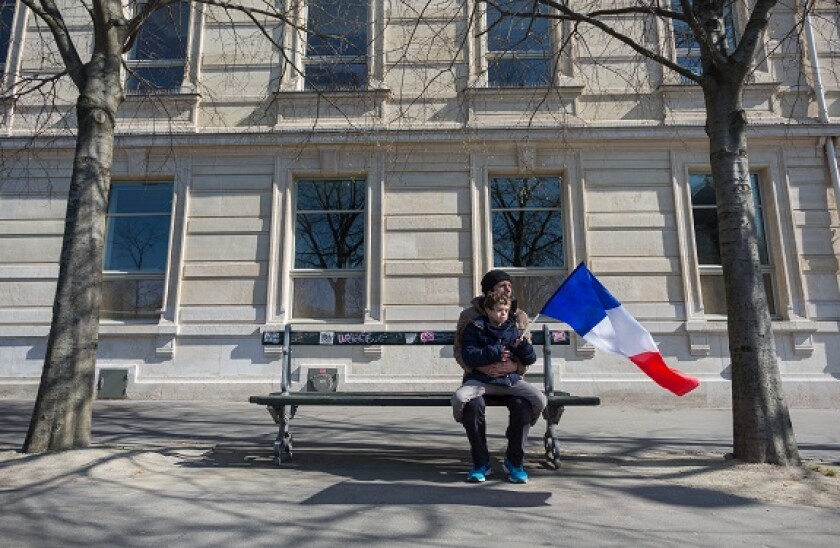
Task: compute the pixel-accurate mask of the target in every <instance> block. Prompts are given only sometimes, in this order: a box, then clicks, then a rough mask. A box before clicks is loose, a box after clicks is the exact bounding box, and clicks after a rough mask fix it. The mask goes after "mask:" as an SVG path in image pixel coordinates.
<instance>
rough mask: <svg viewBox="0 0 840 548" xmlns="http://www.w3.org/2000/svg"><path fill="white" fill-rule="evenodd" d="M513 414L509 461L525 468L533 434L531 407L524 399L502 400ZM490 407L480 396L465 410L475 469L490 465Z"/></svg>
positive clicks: (507, 453) (465, 426)
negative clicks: (529, 437)
mask: <svg viewBox="0 0 840 548" xmlns="http://www.w3.org/2000/svg"><path fill="white" fill-rule="evenodd" d="M501 397H502V399H503V401H504V403H505V405H506V406H507V408H508V411H509V412H510V419H509V420H508V427H507V430H506V431H505V437H506V438H507V441H508V443H507V450H506V451H505V457H507V459H508V460H509V461H510V462H511V464H513V465H514V466H522V464H523V461H524V460H525V444H527V443H528V432H529V431H530V430H531V404H530V403H529V402H528V400H527V399H525V398H523V397H520V396H501ZM486 409H487V405H486V403H485V402H484V397H482V396H479V397H477V398H475V399H472V400H470V401H469V402H467V405H466V406H465V407H464V422H463V424H464V430H466V432H467V439H468V440H470V453H471V454H472V460H473V466H475V467H479V466H483V465H485V464H487V463H489V462H490V452H489V451H488V450H487V420H486Z"/></svg>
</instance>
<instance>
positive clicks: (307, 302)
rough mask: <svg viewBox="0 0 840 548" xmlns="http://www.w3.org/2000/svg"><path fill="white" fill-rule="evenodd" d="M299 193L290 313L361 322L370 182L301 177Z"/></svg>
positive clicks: (297, 196)
mask: <svg viewBox="0 0 840 548" xmlns="http://www.w3.org/2000/svg"><path fill="white" fill-rule="evenodd" d="M295 192H296V198H295V243H294V246H295V251H294V268H293V270H292V272H291V277H292V316H293V317H294V318H295V319H301V318H303V319H318V320H328V319H330V320H332V319H335V320H342V319H353V320H362V319H363V315H364V308H365V305H364V303H365V279H364V268H365V192H366V182H365V181H364V180H363V179H335V180H300V181H297V183H296V185H295Z"/></svg>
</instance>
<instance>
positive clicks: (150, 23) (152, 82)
mask: <svg viewBox="0 0 840 548" xmlns="http://www.w3.org/2000/svg"><path fill="white" fill-rule="evenodd" d="M146 4H147V2H138V3H137V13H139V12H140V11H141V10H142V9H143V8H145V6H146ZM189 23H190V3H189V2H188V1H187V0H182V1H181V2H176V3H174V4H170V5H168V6H166V7H165V8H160V9H158V10H156V11H154V12H153V13H152V14H151V15H150V16H149V18H148V19H147V20H146V22H145V23H144V24H143V26H142V28H141V29H140V31H139V33H138V34H137V40H135V42H134V46H133V47H132V48H131V51H130V52H129V55H128V61H127V62H126V67H127V69H128V80H127V82H126V91H127V92H128V93H134V94H140V93H177V92H178V91H180V89H181V84H182V83H183V81H184V68H185V59H186V53H187V41H188V38H189V28H190V25H189Z"/></svg>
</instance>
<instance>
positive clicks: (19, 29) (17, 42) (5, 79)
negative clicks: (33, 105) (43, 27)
mask: <svg viewBox="0 0 840 548" xmlns="http://www.w3.org/2000/svg"><path fill="white" fill-rule="evenodd" d="M9 1H11V2H12V6H13V7H12V10H13V11H12V18H11V20H10V21H9V42H8V44H7V45H6V56H5V58H0V91H3V90H7V89H9V88H11V87H12V86H13V85H14V80H15V78H16V77H17V73H18V71H19V70H20V63H21V59H20V58H21V53H22V50H23V40H24V37H25V36H26V19H27V16H28V14H29V8H28V7H27V6H26V5H25V4H22V3H21V2H19V1H17V0H9ZM13 103H14V102H13V101H8V102H6V104H5V105H4V110H5V111H6V112H5V113H4V114H5V119H6V120H8V118H9V116H10V113H11V108H12V105H13ZM0 120H2V118H0ZM0 125H2V121H0Z"/></svg>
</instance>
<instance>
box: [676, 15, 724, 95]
mask: <svg viewBox="0 0 840 548" xmlns="http://www.w3.org/2000/svg"><path fill="white" fill-rule="evenodd" d="M671 9H672V10H674V11H678V12H680V13H682V6H681V5H680V0H671ZM724 10H725V12H724V18H723V19H724V25H725V26H726V40H727V46H728V47H729V49H730V50H734V48H735V47H736V46H737V45H738V32H737V31H738V29H739V27H738V21H739V20H740V17H739V13H738V11H739V10H738V6H735V5H733V4H727V5H726V6H725V7H724ZM678 25H680V26H686V27H688V23H686V22H683V21H678V20H676V19H670V20H669V27H670V28H669V34H670V40H671V47H672V48H673V55H674V62H675V63H677V64H678V65H679V66H681V67H683V68H685V69H687V70H689V71H691V72H692V73H693V74H695V75H697V76H701V75H702V74H703V67H702V60H701V57H700V45H699V43H698V42H697V41H696V40H694V36H693V35H691V42H692V45H691V46H689V47H680V46H678V45H677V39H676V38H677V26H678ZM688 32H691V29H690V28H689V29H688ZM681 59H682V60H683V61H681ZM679 79H680V83H681V84H694V83H695V82H694V80H691V79H689V78H686V77H685V76H682V75H680V77H679Z"/></svg>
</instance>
